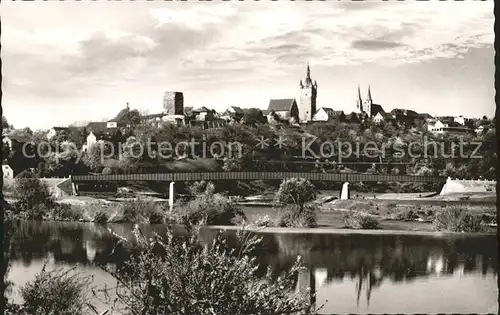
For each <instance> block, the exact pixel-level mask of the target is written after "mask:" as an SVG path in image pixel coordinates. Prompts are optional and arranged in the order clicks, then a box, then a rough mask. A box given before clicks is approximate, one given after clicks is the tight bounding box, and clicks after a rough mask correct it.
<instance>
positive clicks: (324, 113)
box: [313, 107, 344, 121]
mask: <svg viewBox="0 0 500 315" xmlns="http://www.w3.org/2000/svg"><path fill="white" fill-rule="evenodd" d="M342 116H344V112H343V111H341V110H333V109H332V108H329V107H321V108H320V109H318V111H317V112H316V113H315V114H314V115H313V121H329V120H331V119H336V118H339V119H342Z"/></svg>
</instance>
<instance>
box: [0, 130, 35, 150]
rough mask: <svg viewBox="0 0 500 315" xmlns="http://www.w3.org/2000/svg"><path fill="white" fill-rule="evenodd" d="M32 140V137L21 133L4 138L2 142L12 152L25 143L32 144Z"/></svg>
mask: <svg viewBox="0 0 500 315" xmlns="http://www.w3.org/2000/svg"><path fill="white" fill-rule="evenodd" d="M31 140H32V139H31V136H29V135H27V134H21V133H11V134H8V135H4V136H2V142H3V143H5V144H7V145H8V146H9V149H10V150H12V148H13V147H17V146H22V145H23V144H25V143H29V142H31Z"/></svg>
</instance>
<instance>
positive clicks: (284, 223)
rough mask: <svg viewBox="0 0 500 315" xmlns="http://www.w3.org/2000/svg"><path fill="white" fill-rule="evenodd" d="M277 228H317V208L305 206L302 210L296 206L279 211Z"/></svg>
mask: <svg viewBox="0 0 500 315" xmlns="http://www.w3.org/2000/svg"><path fill="white" fill-rule="evenodd" d="M276 226H278V227H297V228H301V227H302V228H313V227H317V226H318V223H317V214H316V208H314V207H313V206H305V207H304V208H303V209H301V208H300V207H299V206H295V205H292V206H288V207H286V208H285V209H283V210H280V211H279V214H278V218H277V220H276Z"/></svg>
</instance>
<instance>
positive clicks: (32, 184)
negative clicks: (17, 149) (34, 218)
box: [14, 170, 54, 211]
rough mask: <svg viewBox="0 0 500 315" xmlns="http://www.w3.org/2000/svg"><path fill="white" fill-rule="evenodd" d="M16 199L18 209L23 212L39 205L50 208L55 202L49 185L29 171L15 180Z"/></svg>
mask: <svg viewBox="0 0 500 315" xmlns="http://www.w3.org/2000/svg"><path fill="white" fill-rule="evenodd" d="M14 198H16V199H17V206H18V207H19V208H18V209H20V210H23V211H24V210H31V209H33V208H34V207H35V206H39V205H42V206H46V207H50V206H51V205H53V202H54V200H53V197H52V195H51V193H50V191H49V188H48V187H47V185H46V184H45V183H43V182H41V181H40V179H39V178H38V176H36V175H35V174H34V173H32V172H31V171H29V170H25V171H24V172H22V173H21V174H19V176H18V177H17V178H16V179H15V189H14Z"/></svg>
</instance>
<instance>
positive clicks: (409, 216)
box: [396, 209, 419, 221]
mask: <svg viewBox="0 0 500 315" xmlns="http://www.w3.org/2000/svg"><path fill="white" fill-rule="evenodd" d="M418 218H419V216H418V214H417V213H415V212H414V211H413V210H412V209H405V210H403V211H401V212H399V213H398V214H396V220H403V221H415V220H417V219H418Z"/></svg>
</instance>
